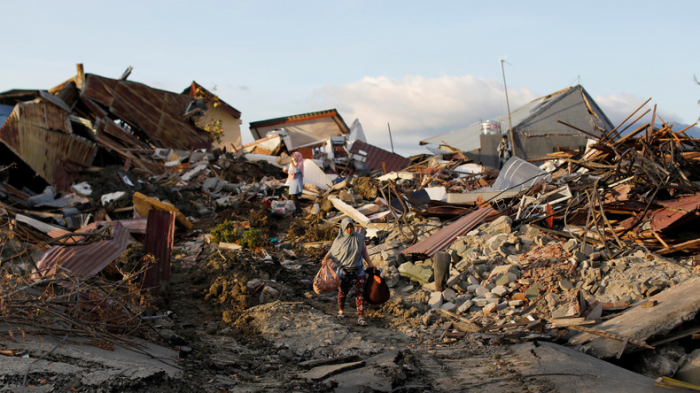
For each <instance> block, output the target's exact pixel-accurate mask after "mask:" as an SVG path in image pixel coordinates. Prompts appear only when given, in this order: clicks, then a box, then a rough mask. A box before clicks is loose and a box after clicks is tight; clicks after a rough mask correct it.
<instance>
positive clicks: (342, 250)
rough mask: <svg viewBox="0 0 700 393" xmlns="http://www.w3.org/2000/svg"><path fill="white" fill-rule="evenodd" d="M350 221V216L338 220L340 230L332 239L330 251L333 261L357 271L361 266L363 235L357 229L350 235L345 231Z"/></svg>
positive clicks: (363, 244)
mask: <svg viewBox="0 0 700 393" xmlns="http://www.w3.org/2000/svg"><path fill="white" fill-rule="evenodd" d="M352 223H353V222H352V219H350V218H344V219H343V221H341V222H340V232H339V233H338V236H337V237H336V238H335V240H333V244H332V245H331V251H330V254H331V259H332V260H333V263H335V265H336V266H338V267H340V268H345V270H346V271H348V272H352V270H354V269H357V271H359V269H360V268H361V267H362V250H363V247H364V246H365V235H363V234H362V233H359V232H358V231H357V230H356V231H355V232H353V233H352V235H350V236H348V235H347V234H346V233H345V228H347V227H348V225H350V224H352Z"/></svg>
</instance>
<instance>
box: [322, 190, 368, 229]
mask: <svg viewBox="0 0 700 393" xmlns="http://www.w3.org/2000/svg"><path fill="white" fill-rule="evenodd" d="M328 200H329V201H330V202H331V203H332V204H333V206H334V207H335V208H336V209H338V210H340V211H341V212H343V213H345V214H346V215H347V216H349V217H350V218H352V219H353V220H354V221H355V222H358V223H360V224H362V226H363V227H367V225H369V223H370V220H369V218H367V216H365V215H364V214H362V213H360V212H359V211H358V210H357V209H355V208H354V207H352V206H350V205H348V204H347V203H345V202H343V201H341V200H340V199H339V198H338V197H335V196H330V197H328Z"/></svg>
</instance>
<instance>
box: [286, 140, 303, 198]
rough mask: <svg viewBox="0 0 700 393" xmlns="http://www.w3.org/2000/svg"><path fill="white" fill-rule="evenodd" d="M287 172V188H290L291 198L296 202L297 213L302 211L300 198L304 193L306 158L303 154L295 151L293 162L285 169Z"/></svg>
mask: <svg viewBox="0 0 700 393" xmlns="http://www.w3.org/2000/svg"><path fill="white" fill-rule="evenodd" d="M285 172H287V186H288V187H289V197H290V198H291V199H292V201H294V206H295V207H296V211H300V210H301V208H300V207H299V196H300V195H301V193H302V191H304V157H302V155H301V153H299V152H298V151H295V152H294V153H292V160H291V162H290V163H289V167H288V168H285Z"/></svg>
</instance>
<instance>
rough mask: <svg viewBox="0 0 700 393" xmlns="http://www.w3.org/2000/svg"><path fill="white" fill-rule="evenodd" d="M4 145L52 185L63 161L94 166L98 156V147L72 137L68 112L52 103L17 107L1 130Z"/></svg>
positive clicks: (0, 139) (74, 136)
mask: <svg viewBox="0 0 700 393" xmlns="http://www.w3.org/2000/svg"><path fill="white" fill-rule="evenodd" d="M0 142H2V143H4V144H5V145H6V146H7V147H8V148H9V149H10V150H12V152H13V153H15V154H16V155H17V156H18V157H20V158H21V159H22V161H24V162H25V163H27V165H29V166H30V167H31V168H32V169H33V170H34V171H35V172H36V173H37V174H39V175H40V176H41V177H42V178H43V179H44V180H46V182H48V183H49V184H54V181H55V168H56V166H59V165H62V164H61V163H62V162H63V161H66V160H71V161H74V162H77V163H79V164H81V165H84V166H90V165H91V164H92V160H93V159H94V158H95V155H96V154H97V145H95V144H94V143H92V142H90V141H89V140H87V139H85V138H82V137H79V136H77V135H73V134H72V129H71V126H70V121H69V120H68V114H67V113H66V111H64V110H63V109H61V108H59V107H57V106H55V105H53V104H51V103H48V102H36V101H34V102H27V103H21V104H17V106H15V108H14V109H13V111H12V113H11V114H10V116H9V117H8V118H7V120H6V121H5V124H3V125H2V127H0Z"/></svg>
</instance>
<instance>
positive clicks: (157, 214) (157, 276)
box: [143, 209, 175, 290]
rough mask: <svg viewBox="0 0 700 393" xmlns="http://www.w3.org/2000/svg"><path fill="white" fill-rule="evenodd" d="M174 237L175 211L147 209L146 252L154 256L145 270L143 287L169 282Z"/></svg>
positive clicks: (159, 285) (153, 286)
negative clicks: (153, 259)
mask: <svg viewBox="0 0 700 393" xmlns="http://www.w3.org/2000/svg"><path fill="white" fill-rule="evenodd" d="M174 239H175V213H172V212H167V211H159V210H155V209H153V210H149V211H148V224H147V225H146V253H148V254H151V255H153V257H155V263H154V264H153V265H151V266H150V267H149V269H148V271H147V272H146V278H145V279H144V282H143V286H144V288H155V289H156V290H158V289H160V288H161V287H162V286H163V285H165V284H167V283H169V282H170V262H171V259H172V252H173V242H174Z"/></svg>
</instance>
